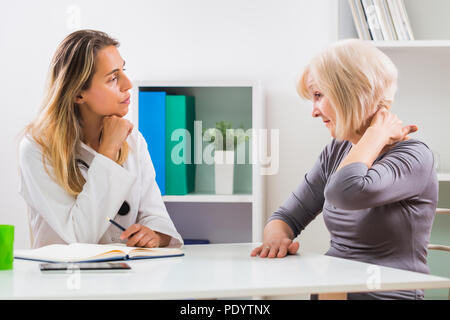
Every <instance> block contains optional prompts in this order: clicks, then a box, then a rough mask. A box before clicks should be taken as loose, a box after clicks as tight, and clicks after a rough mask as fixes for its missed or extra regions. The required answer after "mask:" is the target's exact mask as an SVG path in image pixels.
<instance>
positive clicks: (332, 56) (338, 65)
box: [297, 39, 398, 140]
mask: <svg viewBox="0 0 450 320" xmlns="http://www.w3.org/2000/svg"><path fill="white" fill-rule="evenodd" d="M397 76H398V71H397V68H396V67H395V65H394V63H393V62H392V61H391V60H390V59H389V58H388V57H387V56H386V55H385V54H384V53H383V52H381V51H380V50H379V49H377V48H376V47H375V46H373V45H372V44H369V43H367V42H364V41H361V40H357V39H347V40H341V41H338V42H336V43H334V44H333V45H331V46H330V47H329V48H327V49H326V50H325V51H323V52H321V53H320V54H318V55H317V56H315V57H314V58H313V59H312V60H311V62H310V63H309V64H308V65H307V66H306V67H305V69H304V70H303V72H302V74H301V77H300V80H299V82H298V85H297V92H298V93H299V95H300V96H301V97H302V98H305V99H308V100H312V98H313V96H312V95H311V91H310V86H311V85H315V86H317V88H318V90H319V91H320V92H321V93H323V94H324V95H325V96H326V97H327V99H328V100H329V101H330V104H331V106H332V107H333V108H334V109H335V111H336V131H335V134H336V138H337V139H341V140H343V139H345V138H346V137H349V136H351V135H353V134H355V133H359V134H362V133H363V132H362V130H365V128H366V127H367V126H368V124H370V122H368V121H370V120H371V118H372V116H373V114H374V113H375V112H376V111H377V110H378V108H379V107H380V106H386V107H388V108H389V107H390V104H391V103H392V101H393V99H394V95H395V92H396V91H397Z"/></svg>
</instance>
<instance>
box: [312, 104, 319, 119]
mask: <svg viewBox="0 0 450 320" xmlns="http://www.w3.org/2000/svg"><path fill="white" fill-rule="evenodd" d="M311 115H312V116H313V118H317V117H319V116H320V115H321V113H320V110H319V109H318V108H316V107H315V106H313V110H312V114H311Z"/></svg>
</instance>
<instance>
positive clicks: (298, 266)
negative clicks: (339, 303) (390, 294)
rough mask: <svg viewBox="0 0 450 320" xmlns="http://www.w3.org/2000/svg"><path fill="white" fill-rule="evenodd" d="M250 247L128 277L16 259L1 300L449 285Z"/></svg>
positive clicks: (214, 248) (149, 263) (222, 249)
mask: <svg viewBox="0 0 450 320" xmlns="http://www.w3.org/2000/svg"><path fill="white" fill-rule="evenodd" d="M255 246H257V244H251V243H244V244H214V245H190V246H185V247H184V251H185V256H183V257H175V258H162V259H150V260H139V261H128V263H129V264H130V266H131V267H132V270H131V271H129V272H126V273H96V274H94V273H81V274H80V273H70V274H64V273H63V274H42V273H41V271H40V270H39V268H38V264H39V263H38V262H33V261H24V260H15V262H14V269H13V270H7V271H0V299H55V298H56V299H80V298H81V299H185V298H225V297H250V296H276V295H288V294H305V293H331V292H362V291H380V290H383V291H385V290H406V289H418V288H421V289H432V288H449V287H450V279H446V278H442V277H436V276H432V275H426V274H421V273H415V272H410V271H403V270H398V269H393V268H386V267H379V266H375V265H370V264H365V263H360V262H355V261H350V260H345V259H339V258H334V257H328V256H324V255H320V254H313V253H302V254H297V255H292V256H287V257H285V258H283V259H268V258H265V259H263V258H259V257H250V251H251V249H252V248H253V247H255ZM377 279H379V280H380V282H379V283H377V282H376V280H377ZM372 280H375V282H374V281H372ZM377 284H378V285H379V286H378V288H377Z"/></svg>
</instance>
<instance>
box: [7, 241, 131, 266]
mask: <svg viewBox="0 0 450 320" xmlns="http://www.w3.org/2000/svg"><path fill="white" fill-rule="evenodd" d="M123 249H124V248H123V247H121V246H109V245H101V244H100V245H99V244H88V243H73V244H69V245H65V244H52V245H48V246H44V247H41V248H37V249H32V250H16V251H15V252H14V256H15V257H17V258H25V259H36V260H46V261H58V262H69V261H70V262H72V261H84V260H91V259H93V258H94V257H98V256H99V255H103V254H104V253H106V252H110V251H113V250H116V251H117V250H120V251H121V252H118V251H117V252H111V254H108V257H121V256H124V255H125V254H124V251H123Z"/></svg>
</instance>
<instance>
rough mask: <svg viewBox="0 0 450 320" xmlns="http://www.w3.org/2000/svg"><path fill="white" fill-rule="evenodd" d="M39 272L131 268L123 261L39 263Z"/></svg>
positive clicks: (113, 270) (121, 269)
mask: <svg viewBox="0 0 450 320" xmlns="http://www.w3.org/2000/svg"><path fill="white" fill-rule="evenodd" d="M39 268H40V269H41V272H52V273H60V272H62V273H74V272H77V271H81V272H116V271H127V270H131V267H130V266H129V265H128V264H127V263H125V262H81V263H41V264H39Z"/></svg>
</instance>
